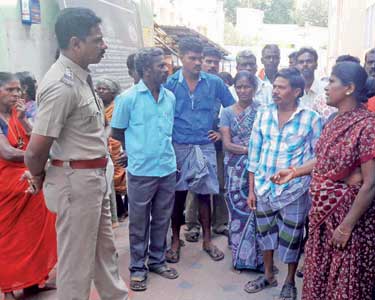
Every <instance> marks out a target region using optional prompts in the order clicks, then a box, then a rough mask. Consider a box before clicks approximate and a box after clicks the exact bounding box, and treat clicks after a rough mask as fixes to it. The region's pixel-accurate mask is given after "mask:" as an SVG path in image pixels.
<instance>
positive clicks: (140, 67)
mask: <svg viewBox="0 0 375 300" xmlns="http://www.w3.org/2000/svg"><path fill="white" fill-rule="evenodd" d="M160 55H164V51H163V50H162V49H160V48H157V47H151V48H143V49H141V50H139V51H138V52H137V53H136V55H135V58H134V64H135V70H136V71H137V73H138V75H139V77H141V78H143V75H144V69H145V68H150V67H152V64H153V63H154V58H155V57H157V56H160Z"/></svg>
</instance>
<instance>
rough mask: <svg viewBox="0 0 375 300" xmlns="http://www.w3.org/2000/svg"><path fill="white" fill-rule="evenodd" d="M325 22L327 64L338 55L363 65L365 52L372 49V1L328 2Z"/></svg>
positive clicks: (374, 5) (374, 32) (374, 24)
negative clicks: (327, 36) (355, 60)
mask: <svg viewBox="0 0 375 300" xmlns="http://www.w3.org/2000/svg"><path fill="white" fill-rule="evenodd" d="M328 20H329V22H328V27H329V44H328V65H329V66H332V65H333V64H334V62H335V60H336V58H337V56H339V55H341V54H351V55H355V56H358V57H359V58H360V59H361V61H362V62H363V60H364V54H365V52H366V51H367V50H368V49H369V48H373V47H375V0H355V1H352V0H330V1H329V16H328Z"/></svg>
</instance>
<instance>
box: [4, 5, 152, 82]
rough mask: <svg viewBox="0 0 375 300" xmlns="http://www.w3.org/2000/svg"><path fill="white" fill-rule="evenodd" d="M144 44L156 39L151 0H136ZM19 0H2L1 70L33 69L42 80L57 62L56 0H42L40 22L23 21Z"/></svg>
mask: <svg viewBox="0 0 375 300" xmlns="http://www.w3.org/2000/svg"><path fill="white" fill-rule="evenodd" d="M136 3H137V4H138V5H139V11H140V18H141V23H142V27H143V35H144V44H145V45H146V46H152V43H153V17H152V9H151V0H136ZM19 5H20V1H19V0H0V71H9V72H20V71H31V72H32V73H34V74H35V76H36V78H37V80H40V79H41V78H42V77H43V75H44V74H45V72H46V71H47V70H48V68H49V67H50V66H51V64H52V63H53V62H54V59H55V54H56V49H57V43H56V40H55V34H54V24H55V21H56V17H57V14H58V12H59V6H58V3H57V0H40V6H41V20H42V22H41V24H33V25H31V26H29V25H23V24H22V22H21V13H20V6H19Z"/></svg>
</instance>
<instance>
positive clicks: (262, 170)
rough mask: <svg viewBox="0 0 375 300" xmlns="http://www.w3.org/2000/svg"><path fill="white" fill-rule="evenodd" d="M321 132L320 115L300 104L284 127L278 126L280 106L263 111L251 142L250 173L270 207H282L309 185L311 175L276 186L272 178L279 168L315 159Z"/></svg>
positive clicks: (259, 194) (257, 189)
mask: <svg viewBox="0 0 375 300" xmlns="http://www.w3.org/2000/svg"><path fill="white" fill-rule="evenodd" d="M321 131H322V120H321V118H320V116H319V115H318V114H317V113H316V112H314V111H312V110H310V109H307V108H304V107H302V106H301V105H300V103H299V105H298V107H297V110H296V112H295V113H294V114H293V115H292V116H291V117H290V119H289V120H288V122H287V123H285V125H284V126H283V127H282V128H279V125H278V116H277V106H276V105H275V104H271V105H270V106H268V108H267V109H263V110H260V111H259V112H258V113H257V117H256V119H255V121H254V125H253V129H252V133H251V138H250V142H249V163H248V170H249V172H251V173H254V185H255V186H254V189H255V194H256V195H257V196H258V198H259V197H261V198H262V199H270V201H271V203H270V204H271V206H272V207H274V208H282V207H284V206H286V205H288V204H289V203H291V202H293V201H294V200H296V199H298V198H299V197H301V196H302V195H303V194H304V193H305V192H306V191H307V190H308V187H309V184H310V176H304V177H299V178H295V179H293V180H291V181H290V182H289V183H287V184H283V185H277V184H274V183H272V182H271V180H270V177H271V176H272V175H274V174H275V173H276V172H277V171H279V170H280V169H285V168H288V167H290V166H294V167H297V166H301V165H303V164H304V163H306V162H307V161H309V160H311V159H312V158H314V156H315V155H314V147H315V144H316V142H317V140H318V139H319V136H320V133H321Z"/></svg>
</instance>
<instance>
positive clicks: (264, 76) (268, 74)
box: [258, 44, 280, 84]
mask: <svg viewBox="0 0 375 300" xmlns="http://www.w3.org/2000/svg"><path fill="white" fill-rule="evenodd" d="M261 62H262V64H263V66H264V68H263V69H261V70H260V71H259V73H258V77H259V78H260V79H261V80H263V81H265V82H268V83H269V84H272V83H273V81H274V80H275V75H276V73H277V71H278V69H279V64H280V48H279V46H278V45H276V44H267V45H265V46H264V48H263V50H262V58H261Z"/></svg>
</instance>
